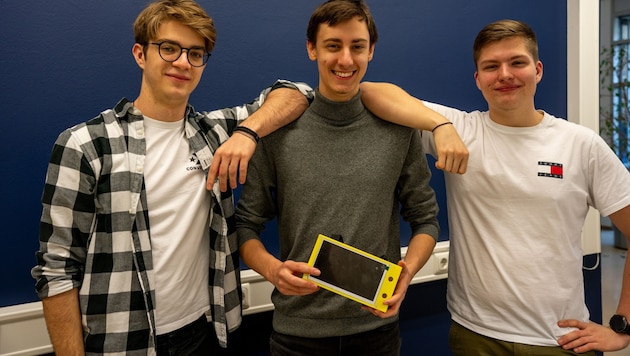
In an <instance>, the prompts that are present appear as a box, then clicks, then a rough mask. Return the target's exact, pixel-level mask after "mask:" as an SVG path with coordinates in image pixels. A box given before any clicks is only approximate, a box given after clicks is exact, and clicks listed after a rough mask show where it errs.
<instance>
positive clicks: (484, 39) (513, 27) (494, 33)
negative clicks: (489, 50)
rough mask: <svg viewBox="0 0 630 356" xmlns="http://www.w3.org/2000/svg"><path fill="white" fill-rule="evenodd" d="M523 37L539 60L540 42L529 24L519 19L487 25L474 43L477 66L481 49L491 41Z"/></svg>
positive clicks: (531, 52) (533, 55) (532, 53)
mask: <svg viewBox="0 0 630 356" xmlns="http://www.w3.org/2000/svg"><path fill="white" fill-rule="evenodd" d="M511 37H522V38H523V39H525V46H526V47H527V50H528V51H529V53H530V54H531V55H532V57H534V60H535V61H538V60H539V58H538V42H537V41H536V34H535V33H534V30H532V28H531V27H529V25H527V24H526V23H524V22H521V21H517V20H499V21H495V22H492V23H490V24H488V25H486V26H485V27H484V28H483V29H481V31H479V34H477V38H475V42H474V44H473V59H474V60H475V66H477V61H478V60H479V57H480V56H481V50H482V49H483V48H484V47H485V46H487V45H488V44H490V43H494V42H498V41H501V40H504V39H506V38H511Z"/></svg>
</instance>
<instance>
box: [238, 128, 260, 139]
mask: <svg viewBox="0 0 630 356" xmlns="http://www.w3.org/2000/svg"><path fill="white" fill-rule="evenodd" d="M238 131H240V132H243V133H246V134H248V135H249V136H251V137H252V138H253V139H254V141H256V143H258V141H260V137H258V134H257V133H256V131H254V130H252V129H250V128H249V127H245V126H236V127H235V128H234V132H238Z"/></svg>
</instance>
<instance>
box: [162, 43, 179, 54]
mask: <svg viewBox="0 0 630 356" xmlns="http://www.w3.org/2000/svg"><path fill="white" fill-rule="evenodd" d="M160 50H161V51H162V52H164V53H165V54H171V53H176V52H179V46H178V45H176V44H174V43H169V42H164V43H162V44H161V45H160Z"/></svg>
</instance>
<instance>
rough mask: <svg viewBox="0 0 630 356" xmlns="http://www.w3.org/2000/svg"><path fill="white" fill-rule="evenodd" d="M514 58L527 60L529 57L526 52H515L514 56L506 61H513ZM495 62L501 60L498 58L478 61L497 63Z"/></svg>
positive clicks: (480, 62)
mask: <svg viewBox="0 0 630 356" xmlns="http://www.w3.org/2000/svg"><path fill="white" fill-rule="evenodd" d="M515 59H527V60H530V57H529V56H528V55H526V54H517V55H515V56H512V57H510V58H508V61H513V60H515ZM497 62H501V60H498V59H485V60H481V61H479V64H484V63H497Z"/></svg>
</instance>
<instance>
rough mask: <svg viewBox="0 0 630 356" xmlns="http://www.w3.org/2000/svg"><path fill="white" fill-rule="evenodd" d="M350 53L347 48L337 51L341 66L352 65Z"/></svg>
mask: <svg viewBox="0 0 630 356" xmlns="http://www.w3.org/2000/svg"><path fill="white" fill-rule="evenodd" d="M352 62H353V61H352V53H351V52H350V49H349V48H344V49H343V50H341V52H340V53H339V64H340V65H342V66H351V65H352Z"/></svg>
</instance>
